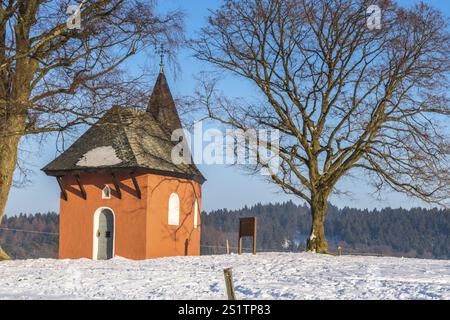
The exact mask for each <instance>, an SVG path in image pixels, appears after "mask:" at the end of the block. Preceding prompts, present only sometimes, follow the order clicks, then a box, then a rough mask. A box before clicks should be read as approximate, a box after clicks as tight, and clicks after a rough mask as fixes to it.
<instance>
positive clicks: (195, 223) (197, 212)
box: [194, 200, 200, 228]
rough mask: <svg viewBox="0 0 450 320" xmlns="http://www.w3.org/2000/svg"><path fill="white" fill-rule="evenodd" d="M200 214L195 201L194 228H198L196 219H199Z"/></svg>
mask: <svg viewBox="0 0 450 320" xmlns="http://www.w3.org/2000/svg"><path fill="white" fill-rule="evenodd" d="M199 215H200V212H199V210H198V202H197V200H195V203H194V228H197V227H198V218H199Z"/></svg>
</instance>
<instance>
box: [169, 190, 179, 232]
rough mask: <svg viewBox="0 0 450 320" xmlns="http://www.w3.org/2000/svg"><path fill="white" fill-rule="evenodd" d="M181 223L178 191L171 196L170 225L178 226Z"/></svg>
mask: <svg viewBox="0 0 450 320" xmlns="http://www.w3.org/2000/svg"><path fill="white" fill-rule="evenodd" d="M179 224H180V198H179V197H178V195H177V194H176V193H172V194H171V195H170V198H169V225H171V226H178V225H179Z"/></svg>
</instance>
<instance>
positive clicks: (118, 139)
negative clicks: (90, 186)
mask: <svg viewBox="0 0 450 320" xmlns="http://www.w3.org/2000/svg"><path fill="white" fill-rule="evenodd" d="M175 144H176V143H175V142H172V141H171V135H170V134H169V133H168V131H167V130H166V129H164V128H163V127H162V126H161V124H160V123H159V122H158V121H157V120H156V119H155V118H154V117H153V116H152V114H151V113H149V112H145V111H142V110H135V109H133V108H127V107H119V106H116V107H113V108H112V109H111V110H109V111H108V112H107V113H106V114H105V115H104V116H103V118H101V119H100V120H99V121H98V122H97V123H96V124H95V125H94V126H92V127H90V128H89V129H88V130H87V131H86V132H85V133H84V134H83V135H82V136H81V137H80V138H79V139H78V140H77V141H76V142H75V143H74V144H73V145H71V146H70V147H69V148H68V149H67V150H66V151H65V152H64V153H62V154H61V155H60V156H59V157H57V158H56V159H55V160H53V161H52V162H51V163H49V164H48V165H47V166H45V167H44V168H43V169H42V170H43V171H44V172H45V173H46V174H47V175H50V176H61V175H66V174H75V173H78V172H99V171H115V170H127V171H135V170H144V171H146V172H149V173H155V174H161V175H168V176H173V177H180V178H186V179H192V180H195V181H198V182H200V183H203V182H204V181H205V178H204V177H203V175H202V174H201V172H200V171H199V170H198V168H197V167H196V166H195V164H174V163H173V161H172V149H173V147H174V146H175Z"/></svg>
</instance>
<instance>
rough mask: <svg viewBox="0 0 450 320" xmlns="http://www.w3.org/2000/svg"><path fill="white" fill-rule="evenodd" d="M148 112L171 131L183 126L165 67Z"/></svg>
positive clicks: (154, 89)
mask: <svg viewBox="0 0 450 320" xmlns="http://www.w3.org/2000/svg"><path fill="white" fill-rule="evenodd" d="M147 112H150V113H151V114H152V115H153V117H154V118H155V119H156V120H157V121H158V122H159V123H160V124H161V125H163V126H164V127H165V128H166V129H167V130H168V131H169V132H170V133H172V132H173V131H174V130H177V129H181V128H182V127H183V126H182V124H181V121H180V117H179V115H178V112H177V108H176V106H175V101H174V100H173V97H172V93H171V92H170V88H169V84H168V83H167V79H166V76H165V75H164V69H163V68H161V72H160V73H159V76H158V79H157V80H156V84H155V87H154V88H153V93H152V96H151V97H150V101H149V103H148V107H147Z"/></svg>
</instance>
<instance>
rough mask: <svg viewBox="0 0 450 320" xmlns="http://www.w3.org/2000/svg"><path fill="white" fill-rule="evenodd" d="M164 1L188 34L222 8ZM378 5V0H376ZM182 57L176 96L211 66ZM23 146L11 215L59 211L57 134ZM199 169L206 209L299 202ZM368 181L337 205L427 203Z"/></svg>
mask: <svg viewBox="0 0 450 320" xmlns="http://www.w3.org/2000/svg"><path fill="white" fill-rule="evenodd" d="M160 2H161V5H160V8H161V10H162V11H164V10H167V9H173V8H180V9H182V10H183V11H184V12H185V13H186V29H187V34H188V36H191V35H193V34H194V33H195V31H196V30H198V29H199V28H200V27H201V26H202V25H203V24H204V23H205V20H206V17H207V15H208V10H209V9H214V8H217V7H218V6H219V5H220V3H221V1H219V0H191V1H186V0H172V1H169V0H164V1H160ZM417 2H418V1H416V0H402V1H399V3H400V4H402V5H405V6H409V5H411V4H414V3H417ZM426 2H427V3H430V4H432V5H433V6H435V7H437V8H439V9H440V10H441V11H443V12H444V13H445V14H446V15H447V16H448V17H450V1H449V0H430V1H426ZM374 4H376V1H374ZM177 59H178V62H179V64H180V66H181V70H180V72H179V73H177V74H176V76H175V75H174V74H173V73H172V72H171V71H170V70H167V72H166V74H167V77H168V80H169V82H170V86H171V89H172V92H173V94H174V95H175V96H185V95H189V94H191V93H192V92H193V90H194V87H195V83H196V82H195V80H194V76H195V75H196V74H197V73H198V72H199V71H200V70H204V69H206V68H207V66H205V65H203V64H202V63H201V62H198V61H196V60H195V59H194V58H193V57H192V56H191V52H189V51H188V50H183V51H181V52H180V54H179V56H178V58H177ZM133 63H138V64H141V65H142V64H144V65H147V67H149V68H150V67H154V68H155V72H157V70H158V64H159V62H158V61H156V60H151V59H148V58H146V57H144V56H141V57H140V58H139V59H137V60H136V61H133ZM149 86H153V83H149ZM249 88H250V87H249V86H247V85H246V84H244V83H241V82H239V81H237V80H236V79H225V80H224V82H223V83H222V90H223V91H224V92H225V93H228V94H230V95H233V96H246V95H247V96H248V95H251V92H248V91H247V90H248V89H249ZM22 147H23V148H25V147H26V148H27V149H29V150H30V152H29V153H27V154H26V157H25V158H26V159H27V163H26V165H27V168H28V169H29V170H31V171H32V173H31V174H30V178H31V183H30V184H29V185H28V186H26V187H24V188H20V189H17V188H13V189H12V190H11V193H10V197H9V201H8V205H7V208H6V214H7V215H14V214H18V213H20V212H24V213H35V212H46V211H49V210H52V211H58V210H59V189H58V186H57V183H56V181H55V179H54V178H50V177H47V176H46V175H45V174H44V173H43V172H41V171H40V168H42V167H43V166H44V165H45V164H47V163H48V162H50V161H51V160H53V158H54V157H55V156H56V148H55V138H54V137H48V138H47V139H46V140H45V142H44V143H42V144H41V145H40V146H38V144H37V143H35V142H34V141H32V140H24V141H23V142H22ZM200 169H201V170H202V172H203V174H204V175H205V177H206V178H207V179H208V181H207V182H206V183H205V184H204V187H203V208H202V209H203V210H207V211H209V210H212V209H219V208H229V209H235V208H240V207H243V206H244V205H252V204H255V203H258V202H262V203H269V202H282V201H286V200H290V199H292V200H294V201H296V202H300V201H298V200H296V199H295V198H294V197H292V196H288V195H285V194H284V193H282V192H281V191H280V190H279V189H278V188H277V187H276V186H274V185H272V184H269V183H267V182H265V181H264V180H262V179H261V177H257V176H256V177H251V176H249V175H247V174H246V173H244V172H242V171H240V170H239V169H237V168H234V167H225V166H200ZM367 185H368V183H367V181H366V180H365V179H364V177H356V178H354V179H352V180H345V181H343V182H342V183H341V185H340V187H341V188H343V189H345V190H348V191H351V192H352V193H353V195H352V197H351V198H349V197H344V198H337V197H333V198H332V202H333V204H335V205H337V206H339V207H344V206H349V207H357V208H377V207H386V206H392V207H404V208H409V207H414V206H424V204H423V203H420V202H418V201H416V200H413V199H410V198H406V197H405V196H403V195H399V194H395V193H393V192H386V193H384V194H382V200H377V199H376V197H374V196H373V195H372V192H373V190H371V189H370V188H369V187H368V186H367Z"/></svg>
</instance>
